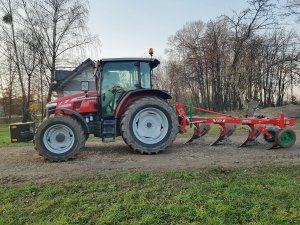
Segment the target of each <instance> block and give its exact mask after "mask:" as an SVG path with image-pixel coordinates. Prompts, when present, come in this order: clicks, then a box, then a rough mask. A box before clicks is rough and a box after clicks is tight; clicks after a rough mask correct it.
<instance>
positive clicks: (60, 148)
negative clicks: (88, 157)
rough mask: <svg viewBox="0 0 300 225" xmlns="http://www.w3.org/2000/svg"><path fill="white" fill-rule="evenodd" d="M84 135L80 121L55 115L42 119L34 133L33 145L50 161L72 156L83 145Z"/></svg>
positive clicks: (63, 159)
mask: <svg viewBox="0 0 300 225" xmlns="http://www.w3.org/2000/svg"><path fill="white" fill-rule="evenodd" d="M84 142H85V135H84V131H83V129H82V126H81V125H80V123H78V122H77V121H76V120H75V119H73V118H72V117H70V116H62V115H59V116H55V117H51V118H49V119H48V120H46V121H44V122H43V123H42V124H41V125H40V126H39V127H38V129H37V132H36V134H35V145H36V146H35V147H36V149H37V150H38V152H39V153H40V154H41V155H42V156H43V157H45V158H46V159H49V160H51V161H65V160H68V159H70V158H73V157H74V155H75V154H77V153H78V152H79V150H80V148H82V147H83V146H84Z"/></svg>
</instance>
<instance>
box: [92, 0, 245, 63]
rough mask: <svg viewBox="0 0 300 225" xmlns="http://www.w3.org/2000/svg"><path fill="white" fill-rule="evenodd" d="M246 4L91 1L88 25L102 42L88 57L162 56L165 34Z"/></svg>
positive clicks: (228, 0) (227, 0)
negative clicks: (149, 52)
mask: <svg viewBox="0 0 300 225" xmlns="http://www.w3.org/2000/svg"><path fill="white" fill-rule="evenodd" d="M246 7H247V1H246V0H151V1H149V0H148V1H146V0H90V16H89V28H90V31H91V32H92V33H93V34H97V35H98V36H99V39H100V41H101V51H100V53H99V54H98V52H97V53H95V52H93V53H92V56H91V58H94V59H96V58H111V57H145V56H147V54H148V49H149V48H150V47H151V48H154V55H155V56H156V57H164V56H165V53H164V52H165V49H166V48H167V41H168V37H170V36H171V35H173V34H175V33H176V31H178V30H179V29H181V28H182V27H183V26H184V25H185V24H186V23H187V22H191V21H196V20H202V21H203V22H207V21H209V20H210V19H214V18H216V17H217V16H220V15H222V14H226V15H231V14H232V10H235V11H241V10H242V9H244V8H246Z"/></svg>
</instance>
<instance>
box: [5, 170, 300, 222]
mask: <svg viewBox="0 0 300 225" xmlns="http://www.w3.org/2000/svg"><path fill="white" fill-rule="evenodd" d="M299 196H300V167H299V166H290V167H285V168H284V167H280V168H264V169H262V168H261V169H252V170H224V169H210V170H202V171H177V172H132V173H124V172H122V173H120V174H116V173H106V174H98V175H90V176H88V177H87V176H85V177H81V178H77V179H69V180H63V181H60V182H55V183H54V182H53V183H50V182H47V183H41V184H20V185H12V186H2V187H0V224H6V225H7V224H300V217H299V215H300V197H299Z"/></svg>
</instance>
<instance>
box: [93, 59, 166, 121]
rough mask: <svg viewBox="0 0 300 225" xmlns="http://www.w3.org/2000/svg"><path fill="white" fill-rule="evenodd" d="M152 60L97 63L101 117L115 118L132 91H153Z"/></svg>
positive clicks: (154, 61)
mask: <svg viewBox="0 0 300 225" xmlns="http://www.w3.org/2000/svg"><path fill="white" fill-rule="evenodd" d="M159 63H160V62H159V61H158V60H157V59H152V58H115V59H102V60H100V61H98V62H97V63H96V69H95V74H94V75H95V80H96V90H97V93H98V98H99V103H100V108H99V111H100V113H101V114H102V115H101V117H111V116H114V114H115V111H116V108H117V106H118V103H119V101H120V100H121V98H122V97H123V96H124V95H125V94H126V93H128V92H130V91H136V90H144V89H152V81H151V76H152V71H153V69H154V68H155V67H157V66H158V65H159Z"/></svg>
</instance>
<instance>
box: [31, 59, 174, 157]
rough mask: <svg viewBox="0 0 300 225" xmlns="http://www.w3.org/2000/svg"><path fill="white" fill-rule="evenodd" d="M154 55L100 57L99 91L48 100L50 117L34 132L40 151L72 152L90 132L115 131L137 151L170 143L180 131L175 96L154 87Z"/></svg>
mask: <svg viewBox="0 0 300 225" xmlns="http://www.w3.org/2000/svg"><path fill="white" fill-rule="evenodd" d="M159 63H160V62H159V61H158V60H157V59H154V58H123V59H118V58H116V59H102V60H100V61H98V62H97V63H96V68H95V74H94V75H95V82H96V92H84V93H78V94H74V95H70V96H66V97H63V98H59V99H57V100H55V101H53V102H50V103H48V104H47V112H48V116H47V120H45V121H44V122H43V123H42V124H41V125H40V126H39V127H38V129H37V131H36V134H35V147H36V150H37V151H38V152H39V153H40V154H41V155H42V156H44V157H45V158H47V159H49V160H52V161H63V160H68V159H70V158H72V157H74V156H75V155H76V154H77V153H78V152H79V150H80V149H81V148H82V147H84V145H85V142H86V140H87V139H88V137H89V135H90V134H93V135H94V136H96V137H100V138H102V141H104V142H107V141H114V140H115V138H116V137H117V136H122V138H123V140H124V141H125V143H126V144H127V145H129V146H130V147H131V148H132V149H133V150H135V151H138V152H140V153H146V154H153V153H158V152H160V151H163V150H164V149H166V148H167V147H168V146H170V145H171V144H172V143H173V141H174V140H175V138H176V135H177V133H178V132H179V123H178V115H177V113H176V112H175V108H174V107H173V106H171V105H170V104H169V103H168V99H171V98H172V97H171V96H170V95H169V94H168V93H167V92H165V91H161V90H157V89H153V88H152V79H151V78H152V71H153V69H154V68H155V67H157V66H158V65H159Z"/></svg>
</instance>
